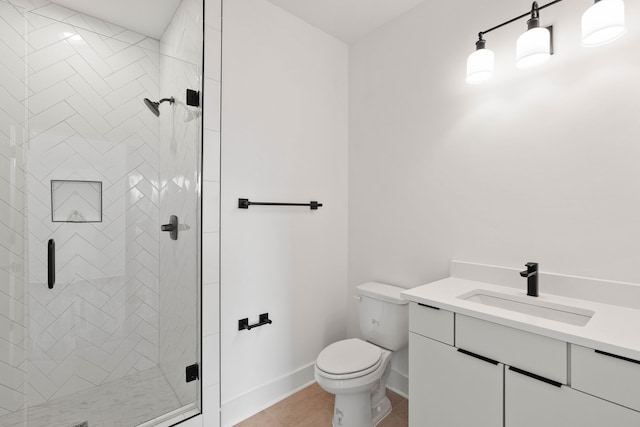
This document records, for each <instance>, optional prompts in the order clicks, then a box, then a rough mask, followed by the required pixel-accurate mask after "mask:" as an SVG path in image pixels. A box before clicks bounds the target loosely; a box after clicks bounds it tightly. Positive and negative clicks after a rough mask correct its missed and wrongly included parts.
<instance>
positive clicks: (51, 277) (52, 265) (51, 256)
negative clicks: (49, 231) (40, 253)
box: [47, 239, 56, 289]
mask: <svg viewBox="0 0 640 427" xmlns="http://www.w3.org/2000/svg"><path fill="white" fill-rule="evenodd" d="M47 270H48V278H47V279H48V282H49V289H53V285H55V284H56V241H55V240H53V239H49V243H48V245H47Z"/></svg>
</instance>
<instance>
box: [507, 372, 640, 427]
mask: <svg viewBox="0 0 640 427" xmlns="http://www.w3.org/2000/svg"><path fill="white" fill-rule="evenodd" d="M504 387H505V419H504V425H505V426H506V427H638V426H640V413H639V412H636V411H632V410H631V409H628V408H625V407H623V406H620V405H616V404H614V403H611V402H607V401H606V400H603V399H599V398H597V397H593V396H591V395H589V394H586V393H581V392H579V391H576V390H573V389H572V388H570V387H567V386H561V387H554V386H553V385H549V384H545V383H544V382H542V381H538V380H535V379H533V378H530V377H527V376H524V375H521V374H519V373H515V372H513V371H511V370H510V369H507V370H505V384H504Z"/></svg>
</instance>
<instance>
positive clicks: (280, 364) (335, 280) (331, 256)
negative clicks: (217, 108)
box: [221, 0, 348, 425]
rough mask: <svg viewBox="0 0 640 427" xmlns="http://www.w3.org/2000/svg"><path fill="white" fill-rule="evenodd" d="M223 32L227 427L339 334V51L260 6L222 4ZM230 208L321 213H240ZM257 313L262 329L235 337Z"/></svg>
mask: <svg viewBox="0 0 640 427" xmlns="http://www.w3.org/2000/svg"><path fill="white" fill-rule="evenodd" d="M223 22H224V37H223V61H222V64H223V69H222V71H223V85H222V165H223V167H222V181H221V182H222V190H221V201H222V202H221V203H222V205H221V206H222V208H221V227H222V228H221V230H222V234H221V249H222V252H221V255H222V256H221V263H222V264H221V265H222V270H221V287H222V289H221V343H222V345H221V348H222V353H221V355H222V370H221V372H222V378H221V381H222V405H223V408H222V410H223V425H227V424H229V423H232V422H235V421H238V420H239V419H242V418H244V417H245V416H248V415H251V414H252V412H253V411H255V410H256V409H262V408H260V406H266V405H268V404H270V403H272V400H274V399H277V398H280V397H282V394H284V393H289V392H291V391H292V390H294V389H295V388H296V387H298V386H301V385H303V384H304V383H305V382H308V381H311V380H312V378H313V377H312V373H313V371H312V365H313V363H314V361H315V358H316V356H317V355H318V353H319V352H320V351H321V350H322V348H323V347H324V346H326V345H327V344H329V343H331V342H333V341H335V340H338V339H341V338H344V337H345V335H346V296H347V295H346V290H347V285H346V283H347V203H348V200H347V136H348V135H347V96H348V87H347V80H348V70H347V64H348V50H347V46H346V45H345V44H343V43H342V42H340V41H338V40H336V39H334V38H332V37H330V36H328V35H326V34H325V33H323V32H321V31H319V30H318V29H316V28H314V27H312V26H310V25H308V24H307V23H305V22H303V21H301V20H299V19H298V18H295V17H294V16H293V15H290V14H288V13H286V12H284V11H283V10H281V9H279V8H277V7H276V6H274V5H272V4H271V3H269V2H267V1H265V0H242V1H230V2H226V3H225V5H224V14H223ZM238 198H249V199H250V200H252V201H289V202H304V201H306V202H308V201H310V200H317V201H320V202H322V203H324V207H322V208H320V209H319V210H317V211H311V210H309V209H308V208H291V207H284V208H282V207H251V208H250V209H249V210H240V209H238ZM265 312H268V313H269V315H270V317H271V319H272V320H273V324H272V325H268V326H264V327H261V328H258V329H255V330H252V331H241V332H239V331H238V320H239V319H241V318H245V317H248V318H249V320H250V322H251V323H253V322H257V319H258V315H259V314H260V313H265ZM285 382H286V386H285V387H283V388H279V387H280V385H282V384H284V383H285ZM267 390H270V391H267ZM274 390H277V391H274ZM261 392H263V393H261Z"/></svg>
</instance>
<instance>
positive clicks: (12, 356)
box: [0, 1, 28, 416]
mask: <svg viewBox="0 0 640 427" xmlns="http://www.w3.org/2000/svg"><path fill="white" fill-rule="evenodd" d="M25 33H26V21H25V19H24V13H23V11H22V10H21V9H17V8H15V7H13V6H11V5H10V4H8V3H6V2H2V1H0V58H2V59H1V60H0V99H2V102H1V103H0V416H2V415H4V414H7V413H10V412H13V411H15V410H18V409H20V408H23V407H24V406H25V405H26V395H25V390H26V350H27V342H26V337H27V329H26V328H27V319H26V308H25V299H26V297H25V286H24V283H25V276H26V262H25V261H26V260H25V257H26V246H25V244H24V241H25V236H26V232H27V231H26V221H25V218H24V214H25V206H26V201H25V194H26V192H25V181H26V176H25V151H24V146H25V144H24V143H25V141H26V139H27V135H26V131H25V122H26V119H27V115H26V111H25V109H24V101H25V98H26V97H27V96H28V92H27V88H26V84H25V77H26V73H25V55H26V47H25V45H24V43H23V42H22V40H23V39H24V36H25ZM16 41H17V42H16Z"/></svg>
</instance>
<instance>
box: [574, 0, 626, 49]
mask: <svg viewBox="0 0 640 427" xmlns="http://www.w3.org/2000/svg"><path fill="white" fill-rule="evenodd" d="M625 32H626V28H625V22H624V2H623V1H622V0H601V1H599V2H597V3H595V4H594V5H592V6H591V7H590V8H589V9H587V10H586V11H585V12H584V14H583V15H582V45H583V46H586V47H592V46H600V45H603V44H606V43H609V42H612V41H614V40H616V39H618V38H619V37H620V36H622V35H623V34H624V33H625Z"/></svg>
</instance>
